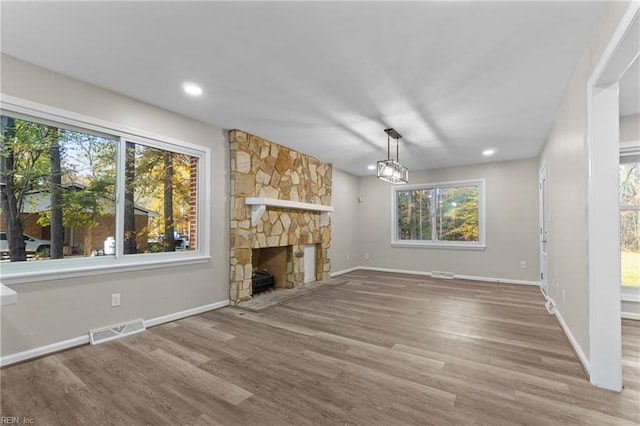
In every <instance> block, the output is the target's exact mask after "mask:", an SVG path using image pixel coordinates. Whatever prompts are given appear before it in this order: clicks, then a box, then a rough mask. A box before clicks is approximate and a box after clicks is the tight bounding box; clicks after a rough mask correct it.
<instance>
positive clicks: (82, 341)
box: [0, 334, 89, 367]
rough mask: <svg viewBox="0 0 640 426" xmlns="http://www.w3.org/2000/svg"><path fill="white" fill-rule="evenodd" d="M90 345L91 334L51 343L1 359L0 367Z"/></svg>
mask: <svg viewBox="0 0 640 426" xmlns="http://www.w3.org/2000/svg"><path fill="white" fill-rule="evenodd" d="M88 343H89V334H87V335H86V336H78V337H74V338H73V339H68V340H63V341H61V342H55V343H51V344H50V345H44V346H40V347H37V348H33V349H29V350H26V351H22V352H18V353H15V354H11V355H6V356H3V357H2V358H0V367H5V366H7V365H11V364H15V363H17V362H22V361H26V360H28V359H31V358H37V357H39V356H43V355H48V354H52V353H54V352H60V351H63V350H65V349H69V348H73V347H75V346H81V345H86V344H88Z"/></svg>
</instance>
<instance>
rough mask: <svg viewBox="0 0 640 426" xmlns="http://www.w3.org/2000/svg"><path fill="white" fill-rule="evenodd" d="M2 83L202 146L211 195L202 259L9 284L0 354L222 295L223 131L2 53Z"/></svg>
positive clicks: (225, 251) (225, 275) (24, 94)
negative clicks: (12, 298)
mask: <svg viewBox="0 0 640 426" xmlns="http://www.w3.org/2000/svg"><path fill="white" fill-rule="evenodd" d="M1 84H2V85H1V86H0V87H1V91H2V93H4V94H8V95H12V96H16V97H20V98H23V99H27V100H30V101H34V102H39V103H42V104H46V105H50V106H54V107H57V108H63V109H66V110H70V111H73V112H76V113H79V114H83V115H87V116H90V117H95V118H98V119H102V120H106V121H109V122H112V123H118V124H122V125H124V126H127V127H132V128H136V129H140V130H144V131H147V132H152V133H155V134H159V135H165V136H168V137H171V138H175V139H180V140H184V141H186V142H190V143H193V144H197V145H202V146H206V147H209V148H210V149H211V150H212V158H211V164H209V165H207V167H210V168H211V170H212V188H211V191H212V200H213V205H212V210H211V224H212V226H211V241H212V247H211V253H212V260H211V262H209V263H204V264H197V265H189V266H180V267H175V268H160V269H158V270H157V271H156V270H147V271H141V272H133V273H132V272H128V273H116V274H105V275H102V276H92V277H86V278H73V279H64V280H55V281H41V282H37V283H25V284H18V285H14V286H11V287H12V288H13V290H15V291H17V292H18V303H17V304H15V305H9V306H4V307H3V308H2V311H1V318H2V324H1V330H0V331H1V333H0V334H1V343H2V345H1V346H2V348H1V354H2V356H3V357H5V356H7V355H11V354H16V353H18V352H22V351H27V350H32V349H34V348H38V347H41V346H43V345H48V344H53V343H56V342H60V341H64V340H67V339H74V338H77V337H79V336H83V335H86V334H87V332H88V331H89V330H90V329H94V328H98V327H103V326H108V325H112V324H115V323H119V322H123V321H127V320H132V319H136V318H143V319H152V318H158V317H161V316H165V315H169V314H172V313H176V312H181V311H185V310H189V309H194V308H197V307H200V306H204V305H209V304H214V303H218V302H224V301H226V300H227V299H228V295H229V292H228V286H229V265H228V263H229V243H228V241H229V233H228V228H229V225H228V224H229V213H228V197H229V189H228V188H229V156H228V142H227V135H226V132H223V131H222V130H221V129H217V128H215V127H212V126H209V125H206V124H203V123H200V122H197V121H194V120H190V119H187V118H185V117H182V116H179V115H176V114H173V113H171V112H168V111H165V110H161V109H158V108H156V107H153V106H150V105H147V104H143V103H141V102H138V101H134V100H132V99H129V98H127V97H124V96H121V95H118V94H115V93H113V92H110V91H106V90H103V89H101V88H98V87H95V86H92V85H88V84H85V83H82V82H79V81H77V80H74V79H72V78H68V77H65V76H62V75H60V74H56V73H53V72H51V71H47V70H44V69H42V68H39V67H36V66H33V65H30V64H27V63H24V62H22V61H19V60H17V59H15V58H12V57H8V56H5V55H3V56H2V63H1ZM112 293H120V294H121V300H122V302H121V303H122V305H121V306H120V307H119V308H111V294H112Z"/></svg>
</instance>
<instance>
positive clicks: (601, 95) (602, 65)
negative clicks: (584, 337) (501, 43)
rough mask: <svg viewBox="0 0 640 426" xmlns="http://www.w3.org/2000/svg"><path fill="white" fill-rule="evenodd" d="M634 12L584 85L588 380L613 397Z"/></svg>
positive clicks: (618, 376)
mask: <svg viewBox="0 0 640 426" xmlns="http://www.w3.org/2000/svg"><path fill="white" fill-rule="evenodd" d="M638 11H640V2H631V3H630V4H629V6H628V8H627V10H626V12H625V14H624V16H623V17H622V19H621V20H620V22H619V24H618V27H617V28H616V30H615V32H614V34H613V35H612V37H611V40H610V42H609V43H608V45H607V46H606V48H605V49H604V51H603V53H602V55H601V57H600V60H599V61H598V63H597V64H596V66H595V67H594V69H593V72H592V73H591V76H590V77H589V79H588V82H587V85H586V92H587V125H588V129H587V151H588V158H589V164H588V166H589V172H588V204H587V208H588V235H587V241H588V249H589V258H588V265H589V266H588V267H589V282H588V288H589V306H588V315H589V348H590V351H589V355H590V363H591V374H590V378H591V383H593V384H594V385H596V386H599V387H604V388H607V389H611V390H614V391H621V390H622V343H621V341H622V337H621V325H620V318H621V303H620V263H619V260H620V245H619V240H620V231H619V227H618V225H619V219H620V211H619V208H618V204H619V199H618V196H617V194H618V164H619V142H620V140H619V135H618V133H619V113H618V108H619V105H618V101H619V95H618V91H617V90H618V81H619V79H620V77H621V76H622V75H623V73H624V72H625V71H626V68H627V67H628V65H629V64H630V63H631V61H632V60H633V59H634V58H635V56H636V55H637V54H638V52H637V51H632V50H630V49H629V46H630V45H631V46H632V45H633V43H634V42H635V40H631V39H630V37H626V36H627V35H628V34H629V30H630V29H631V27H632V25H638V24H639V23H638V21H637V19H638ZM630 33H633V31H631V32H630ZM614 165H615V166H614Z"/></svg>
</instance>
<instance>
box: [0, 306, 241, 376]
mask: <svg viewBox="0 0 640 426" xmlns="http://www.w3.org/2000/svg"><path fill="white" fill-rule="evenodd" d="M225 306H229V300H223V301H222V302H217V303H211V304H208V305H203V306H198V307H197V308H192V309H187V310H186V311H181V312H176V313H173V314H169V315H163V316H161V317H157V318H152V319H150V320H146V321H145V322H144V325H145V327H153V326H154V325H159V324H163V323H166V322H170V321H175V320H178V319H181V318H186V317H190V316H193V315H197V314H201V313H203V312H207V311H212V310H214V309H219V308H223V307H225ZM88 343H89V333H88V332H87V335H86V336H78V337H74V338H72V339H68V340H64V341H61V342H56V343H51V344H50V345H45V346H40V347H37V348H33V349H29V350H26V351H23V352H18V353H15V354H11V355H6V356H3V357H0V367H5V366H7V365H11V364H15V363H18V362H22V361H26V360H29V359H32V358H37V357H39V356H43V355H47V354H51V353H54V352H60V351H62V350H65V349H69V348H73V347H75V346H81V345H86V344H88Z"/></svg>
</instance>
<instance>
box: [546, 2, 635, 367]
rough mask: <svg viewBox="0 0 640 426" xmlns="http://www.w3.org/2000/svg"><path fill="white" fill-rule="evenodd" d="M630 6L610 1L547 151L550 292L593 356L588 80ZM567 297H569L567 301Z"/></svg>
mask: <svg viewBox="0 0 640 426" xmlns="http://www.w3.org/2000/svg"><path fill="white" fill-rule="evenodd" d="M627 6H628V3H627V2H609V3H607V5H606V6H605V12H604V15H603V17H602V19H601V20H600V22H599V23H598V26H597V28H596V29H595V32H594V36H593V39H592V41H591V43H590V45H589V47H588V48H587V50H586V51H585V53H584V55H583V57H582V59H581V60H580V63H579V64H578V67H577V69H576V72H575V74H574V77H573V79H572V81H571V83H570V85H569V87H568V88H567V91H566V92H565V97H564V100H563V102H562V105H561V107H560V109H559V110H558V113H557V114H556V118H555V123H554V125H553V128H552V129H551V132H550V134H549V137H548V139H547V142H546V144H545V147H544V149H543V152H542V154H541V156H540V165H542V164H544V163H546V165H547V177H548V188H549V212H550V215H551V221H550V223H549V228H548V235H547V241H548V267H549V270H548V279H549V286H548V289H549V294H550V296H551V297H552V298H553V299H554V301H555V302H556V304H557V310H558V312H559V313H560V315H561V317H562V318H563V320H564V322H565V323H566V325H567V328H568V331H569V333H570V334H571V335H572V338H573V339H575V342H576V343H577V344H578V345H579V349H580V350H581V351H582V352H583V353H584V355H585V356H586V357H587V358H589V345H590V341H589V265H588V255H589V245H588V244H589V242H588V236H587V235H588V222H587V221H588V216H587V215H588V197H587V189H588V187H587V184H588V173H589V158H588V146H587V143H588V141H587V132H588V128H587V81H588V79H589V78H590V76H591V74H592V73H593V70H594V68H595V66H596V63H597V62H598V61H599V59H600V57H601V56H602V53H603V51H604V49H605V47H606V45H607V44H608V43H609V40H610V39H611V37H612V35H613V32H614V31H615V29H616V27H617V25H618V23H619V22H620V19H621V17H622V16H623V14H624V12H625V10H626V8H627ZM563 295H564V297H563Z"/></svg>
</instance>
